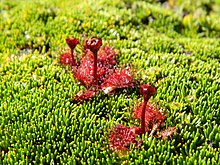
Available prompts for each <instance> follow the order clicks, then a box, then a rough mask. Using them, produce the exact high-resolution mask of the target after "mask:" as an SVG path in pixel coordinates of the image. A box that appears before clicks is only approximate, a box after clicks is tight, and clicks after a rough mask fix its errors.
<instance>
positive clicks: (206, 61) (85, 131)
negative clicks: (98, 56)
mask: <svg viewBox="0 0 220 165" xmlns="http://www.w3.org/2000/svg"><path fill="white" fill-rule="evenodd" d="M219 11H220V3H219V1H217V0H213V1H212V2H211V1H209V0H201V1H197V2H194V1H189V0H188V1H184V0H179V1H175V0H169V1H164V2H159V1H157V2H155V1H153V0H152V1H150V0H149V1H147V0H146V1H134V0H111V1H109V0H100V1H96V0H88V1H86V0H81V1H79V0H74V1H70V0H63V1H61V0H33V1H28V0H13V1H11V0H3V1H1V2H0V33H1V35H0V164H28V163H32V164H49V163H51V164H53V163H55V164H57V163H61V164H219V163H220V158H219V154H220V148H219V147H220V114H219V111H220V108H219V107H220V106H219V104H220V38H219V37H220V12H219ZM70 36H74V37H77V38H79V39H80V40H81V41H83V39H84V38H86V37H92V36H97V37H101V38H103V41H104V45H110V46H113V47H114V48H115V49H116V50H117V51H118V61H119V65H122V66H124V65H127V64H131V65H132V67H133V70H135V72H137V75H138V76H139V78H141V79H142V83H147V82H151V83H152V84H154V85H155V86H156V87H157V88H158V91H157V95H156V96H155V97H154V98H153V100H154V101H155V102H157V103H158V104H159V105H160V107H161V108H162V111H163V112H164V113H165V114H166V116H167V118H166V120H165V126H164V128H165V127H166V128H167V127H168V126H176V127H177V129H178V131H177V132H176V133H175V134H174V135H173V137H172V139H170V140H166V141H164V140H162V139H158V138H155V137H150V138H149V137H148V135H147V134H146V135H144V136H142V139H143V144H142V146H141V148H139V149H135V147H134V146H131V151H130V152H129V154H128V155H126V156H124V157H119V156H118V155H117V154H116V153H112V152H111V151H110V150H109V148H108V133H109V130H110V128H111V127H112V126H114V125H115V124H117V123H123V124H125V125H132V124H133V123H132V121H133V120H130V119H131V116H132V115H131V114H132V109H133V108H132V107H134V106H135V104H136V99H138V98H139V96H138V92H137V90H138V89H137V90H128V91H127V90H123V91H121V92H119V93H117V94H116V95H113V96H112V95H109V96H106V95H104V94H99V95H98V96H96V97H94V98H93V99H92V100H91V101H87V102H84V103H82V104H76V103H73V102H71V98H72V97H73V96H74V95H75V94H76V93H77V92H78V91H80V90H81V89H82V88H81V87H80V88H79V87H78V85H77V81H76V80H75V79H74V78H73V76H72V74H71V73H70V72H69V71H67V70H65V69H64V68H63V67H62V66H60V65H59V64H58V62H57V61H58V57H59V52H60V51H61V50H63V49H65V48H67V46H66V44H65V38H66V37H70ZM77 51H79V52H80V48H79V47H77Z"/></svg>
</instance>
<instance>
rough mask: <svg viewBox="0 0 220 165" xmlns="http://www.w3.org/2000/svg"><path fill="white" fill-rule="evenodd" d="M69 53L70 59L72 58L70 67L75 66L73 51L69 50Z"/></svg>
mask: <svg viewBox="0 0 220 165" xmlns="http://www.w3.org/2000/svg"><path fill="white" fill-rule="evenodd" d="M70 53H71V57H72V61H73V62H72V65H75V58H74V55H73V49H71V50H70Z"/></svg>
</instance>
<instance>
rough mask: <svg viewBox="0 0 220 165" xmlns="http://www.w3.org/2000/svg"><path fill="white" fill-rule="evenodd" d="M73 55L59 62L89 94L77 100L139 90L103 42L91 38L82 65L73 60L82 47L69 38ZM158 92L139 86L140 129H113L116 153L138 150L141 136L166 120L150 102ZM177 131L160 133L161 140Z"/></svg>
mask: <svg viewBox="0 0 220 165" xmlns="http://www.w3.org/2000/svg"><path fill="white" fill-rule="evenodd" d="M66 43H67V44H68V46H69V48H70V51H66V52H65V53H63V54H61V56H60V62H61V63H62V64H63V65H67V66H69V67H70V69H71V71H72V73H73V76H74V77H75V78H76V79H78V80H79V81H80V84H81V85H83V86H84V87H85V88H86V90H85V91H80V92H78V93H77V94H76V95H75V97H74V99H75V100H77V101H79V102H81V101H84V100H88V99H90V98H92V97H93V96H95V95H96V94H98V92H99V91H103V92H104V93H105V94H109V93H113V92H114V91H115V90H116V89H120V88H129V87H131V88H133V87H135V86H136V84H137V83H136V82H135V81H134V78H133V77H134V76H133V74H132V73H131V71H130V68H129V67H126V68H119V67H118V66H117V65H116V64H117V61H116V53H115V51H114V50H113V49H112V48H110V47H109V46H102V39H101V38H90V39H88V40H86V41H85V43H84V47H83V48H84V50H83V55H82V56H81V57H80V59H79V61H76V58H75V57H74V49H75V47H76V46H77V44H79V40H78V39H76V38H67V39H66ZM155 93H156V88H154V87H152V86H151V85H150V84H143V85H140V94H141V95H142V96H143V98H144V99H143V102H142V103H141V104H139V105H138V106H137V108H136V109H135V110H134V111H133V113H134V118H137V119H139V121H140V127H139V126H133V127H130V128H129V127H126V126H124V125H123V124H118V125H116V126H115V127H113V130H112V131H111V133H110V136H109V147H110V149H111V150H113V151H119V152H127V151H129V147H130V145H131V144H135V145H136V146H137V147H139V146H140V145H141V143H142V141H141V139H139V140H137V138H138V136H139V135H141V134H145V133H146V132H149V136H153V135H154V134H155V132H157V130H159V129H160V126H161V125H162V123H163V122H164V120H165V118H166V117H165V115H163V114H162V113H161V112H160V111H159V110H158V109H157V108H156V106H155V105H153V104H151V103H149V99H150V98H151V97H152V96H153V95H155ZM175 131H176V128H175V127H169V128H168V129H167V130H165V131H163V132H161V133H158V134H159V137H162V139H164V140H165V139H168V137H170V136H172V135H173V133H174V132H175Z"/></svg>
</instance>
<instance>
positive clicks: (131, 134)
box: [109, 84, 176, 151]
mask: <svg viewBox="0 0 220 165" xmlns="http://www.w3.org/2000/svg"><path fill="white" fill-rule="evenodd" d="M155 93H156V88H154V87H152V86H150V85H149V84H144V85H141V86H140V94H141V95H143V97H144V101H143V103H141V105H139V106H138V108H137V109H135V110H134V117H135V118H138V119H140V124H141V127H131V128H127V127H125V126H124V125H122V124H119V125H116V126H115V127H114V128H113V131H111V134H110V137H109V143H110V149H111V150H117V151H120V150H122V151H126V150H128V147H129V146H130V144H132V143H134V144H136V145H137V144H138V145H140V144H141V143H140V141H139V143H137V141H136V140H135V139H136V138H137V136H138V135H141V134H144V133H146V132H148V131H151V132H150V134H149V136H151V135H153V134H154V133H155V131H156V130H157V129H158V128H159V127H160V126H161V124H162V123H163V122H164V120H165V116H164V115H163V114H162V113H161V112H159V111H158V110H157V109H156V107H155V106H153V105H152V104H150V103H148V101H149V99H150V98H151V97H152V96H153V95H154V94H155ZM134 130H135V131H134ZM175 131H176V128H175V127H169V128H168V129H167V130H165V131H163V132H162V133H161V134H160V137H162V139H168V137H171V136H172V135H173V133H174V132H175Z"/></svg>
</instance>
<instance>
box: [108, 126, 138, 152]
mask: <svg viewBox="0 0 220 165" xmlns="http://www.w3.org/2000/svg"><path fill="white" fill-rule="evenodd" d="M140 132H141V129H140V127H131V128H127V127H126V126H124V125H122V124H118V125H116V126H115V127H114V128H113V130H112V132H111V134H110V137H109V143H110V144H109V145H110V149H111V150H113V151H114V150H125V151H126V150H129V146H130V144H131V143H135V144H136V145H138V143H140V142H138V141H137V140H136V137H137V135H139V134H140Z"/></svg>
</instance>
